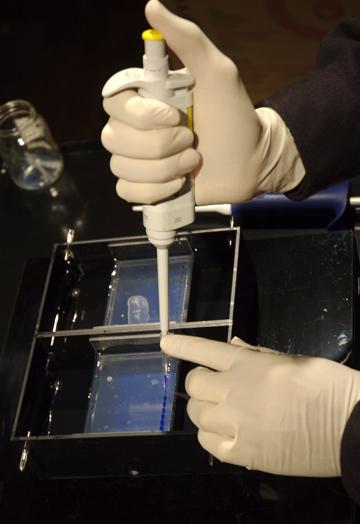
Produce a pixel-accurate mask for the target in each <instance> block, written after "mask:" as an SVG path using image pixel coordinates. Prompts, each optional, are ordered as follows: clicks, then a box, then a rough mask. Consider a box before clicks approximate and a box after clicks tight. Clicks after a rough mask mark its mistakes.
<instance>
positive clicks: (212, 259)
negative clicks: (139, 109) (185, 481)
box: [12, 228, 240, 477]
mask: <svg viewBox="0 0 360 524" xmlns="http://www.w3.org/2000/svg"><path fill="white" fill-rule="evenodd" d="M239 244H240V233H239V229H238V228H224V229H218V230H204V231H194V232H184V233H180V234H179V235H178V238H177V240H176V242H175V243H174V244H173V246H172V247H171V250H170V284H169V286H170V292H169V302H170V327H171V331H173V332H176V333H183V334H188V335H195V336H203V337H207V338H211V339H215V340H219V341H224V342H228V341H230V340H231V338H232V335H233V320H234V319H233V314H234V306H235V300H236V297H237V289H238V279H237V274H238V272H237V269H238V257H239ZM159 340H160V339H159V318H158V297H157V274H156V252H155V248H154V247H153V246H152V245H151V244H149V243H148V241H147V239H146V237H132V238H124V239H111V240H100V241H91V242H78V243H76V242H74V243H72V244H70V245H69V244H59V245H55V246H54V250H53V254H52V258H51V261H50V266H49V269H48V273H47V278H46V284H45V289H44V291H43V295H42V299H41V303H40V308H39V312H38V317H37V323H36V328H35V331H33V332H32V335H31V338H29V343H28V345H27V350H26V351H27V357H26V367H25V372H24V377H23V381H22V386H21V389H19V401H18V403H17V408H16V413H15V417H14V418H15V420H14V424H13V430H12V440H13V442H14V443H17V444H18V445H19V446H20V448H21V450H22V467H24V466H25V465H26V463H29V464H30V463H31V465H32V467H33V469H35V470H36V471H37V473H38V474H39V475H40V476H41V475H43V476H50V477H90V476H101V477H103V476H116V475H138V474H157V475H159V474H185V473H193V472H197V473H201V472H206V471H209V468H210V467H211V466H210V465H209V456H208V454H207V453H206V452H205V451H204V450H203V449H202V448H201V447H200V445H199V444H198V442H197V438H196V428H195V427H194V426H193V425H192V423H191V421H190V420H189V418H188V417H187V414H186V402H187V397H186V393H185V390H184V378H185V375H186V373H187V371H188V370H189V369H190V368H191V367H192V365H191V364H190V363H187V362H180V361H173V362H172V366H171V371H170V374H169V377H168V379H167V383H166V385H164V376H163V374H162V355H161V352H160V347H159ZM23 343H25V340H23ZM24 347H25V344H24ZM210 462H211V460H210ZM26 467H28V466H26ZM213 467H218V468H222V469H224V468H231V466H227V465H222V464H220V463H216V465H215V466H213Z"/></svg>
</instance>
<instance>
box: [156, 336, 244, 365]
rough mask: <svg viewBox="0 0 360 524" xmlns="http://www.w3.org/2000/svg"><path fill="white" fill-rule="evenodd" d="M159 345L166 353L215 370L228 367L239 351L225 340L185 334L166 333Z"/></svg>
mask: <svg viewBox="0 0 360 524" xmlns="http://www.w3.org/2000/svg"><path fill="white" fill-rule="evenodd" d="M160 345H161V349H162V350H163V351H165V353H167V354H168V355H171V356H173V357H176V358H180V359H182V360H188V361H190V362H194V363H195V364H200V365H201V366H205V367H208V368H211V369H214V370H216V371H227V370H228V369H230V368H231V366H232V365H233V363H234V360H235V358H236V356H237V355H238V351H239V350H238V348H235V347H233V346H231V345H230V344H226V343H225V342H218V341H216V340H209V339H207V338H201V337H192V336H187V335H167V336H166V337H164V338H163V339H162V340H161V344H160Z"/></svg>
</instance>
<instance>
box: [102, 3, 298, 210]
mask: <svg viewBox="0 0 360 524" xmlns="http://www.w3.org/2000/svg"><path fill="white" fill-rule="evenodd" d="M145 14H146V17H147V19H148V21H149V23H150V24H151V25H152V26H153V27H154V28H156V29H158V30H159V31H160V32H161V33H162V34H163V35H164V37H165V39H166V42H167V44H168V45H169V47H170V48H171V49H172V50H173V51H174V52H175V53H176V54H177V56H178V57H179V58H180V60H181V61H182V62H183V63H184V65H185V66H186V67H187V68H188V70H189V71H190V73H191V74H192V75H193V77H194V78H195V87H194V131H195V136H196V142H197V145H196V150H195V149H194V147H195V146H194V135H193V133H192V132H191V131H190V130H189V129H187V128H186V127H185V126H184V125H181V124H180V120H181V119H180V115H179V112H178V110H177V109H175V108H172V107H170V106H168V105H166V104H164V103H162V102H159V101H156V100H144V99H141V98H140V97H139V96H137V94H136V93H135V92H134V91H126V92H123V93H119V94H117V95H114V96H113V97H111V98H107V99H105V100H104V108H105V111H106V112H107V113H108V114H109V116H110V120H109V122H108V124H107V125H106V126H105V127H104V129H103V132H102V142H103V145H104V146H105V148H106V149H108V150H109V151H110V152H111V153H112V154H113V156H112V159H111V163H110V166H111V170H112V172H113V173H114V174H115V175H116V176H118V177H119V181H118V183H117V192H118V194H119V196H121V197H122V198H124V199H125V200H128V201H129V202H142V203H153V202H156V201H159V200H162V199H164V198H166V197H168V196H171V195H172V194H174V193H175V192H177V191H178V190H179V189H180V188H181V187H182V185H183V183H184V175H186V174H187V173H189V172H190V171H193V172H194V175H195V201H196V203H197V204H217V203H235V202H241V201H243V200H248V199H251V198H252V197H254V196H256V195H258V194H260V193H266V192H285V191H289V190H290V189H293V188H294V187H295V186H296V185H298V183H299V182H300V181H301V180H302V178H303V176H304V174H305V170H304V166H303V164H302V161H301V159H300V156H299V153H298V151H297V148H296V146H295V143H294V141H293V138H292V136H291V134H290V131H289V130H288V129H287V127H286V125H285V123H284V121H283V120H282V119H281V117H280V116H279V115H278V114H277V113H276V112H275V111H274V110H272V109H269V108H260V109H257V110H256V111H255V110H254V108H253V105H252V103H251V101H250V99H249V97H248V95H247V92H246V90H245V87H244V85H243V83H242V81H241V78H240V76H239V72H238V70H237V68H236V66H235V64H234V63H233V62H232V61H231V60H230V59H229V58H228V57H226V56H225V55H223V54H222V53H221V52H220V51H219V50H218V49H217V48H216V47H215V46H214V44H213V43H212V42H211V41H210V40H209V39H208V38H207V37H206V35H205V34H204V33H203V32H202V31H201V30H200V29H199V27H197V26H196V25H195V24H193V23H192V22H189V21H187V20H184V19H182V18H179V17H177V16H175V15H173V14H172V13H170V12H169V11H168V10H167V9H166V8H165V7H164V6H163V5H162V4H161V3H160V2H158V1H157V0H150V2H148V3H147V5H146V8H145ZM239 36H240V38H241V35H239Z"/></svg>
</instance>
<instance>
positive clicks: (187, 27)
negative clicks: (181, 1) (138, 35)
mask: <svg viewBox="0 0 360 524" xmlns="http://www.w3.org/2000/svg"><path fill="white" fill-rule="evenodd" d="M145 15H146V18H147V21H148V22H149V24H150V25H151V26H152V27H153V28H154V29H157V30H158V31H160V33H161V34H162V35H163V36H164V38H165V40H166V43H167V44H168V46H169V47H170V48H171V49H172V50H173V51H174V53H175V54H176V55H177V56H178V58H179V59H180V60H181V61H182V63H183V64H184V65H185V66H186V67H187V68H188V69H189V71H190V72H191V73H192V75H193V76H194V77H195V78H198V77H199V76H200V77H201V76H203V75H206V73H207V71H208V69H209V61H211V62H213V61H214V59H216V58H220V57H222V58H223V55H222V53H220V51H219V50H218V49H217V48H216V47H215V45H214V44H213V43H212V42H211V41H210V40H209V39H208V37H207V36H206V35H205V34H204V33H203V32H202V31H201V29H200V28H199V27H198V26H197V25H195V24H194V23H193V22H190V21H189V20H185V19H183V18H180V17H179V16H176V15H174V14H173V13H171V12H170V11H169V10H168V9H166V7H164V6H163V5H162V3H161V2H159V1H158V0H150V1H149V2H148V3H147V4H146V6H145Z"/></svg>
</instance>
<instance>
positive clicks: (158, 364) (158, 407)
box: [85, 351, 178, 433]
mask: <svg viewBox="0 0 360 524" xmlns="http://www.w3.org/2000/svg"><path fill="white" fill-rule="evenodd" d="M177 367H178V365H177V362H176V360H175V359H172V365H171V367H170V368H169V372H168V374H167V376H166V377H164V374H163V370H162V353H161V352H160V351H156V352H155V351H154V352H152V351H151V352H141V353H133V352H131V353H118V354H109V355H107V354H106V353H104V354H99V356H98V361H97V366H96V371H95V374H94V379H93V384H92V388H91V396H90V401H89V406H88V413H87V419H86V424H85V431H86V432H88V433H102V432H117V433H119V432H120V433H123V432H126V433H128V432H158V431H170V430H171V428H172V420H173V413H174V408H175V388H176V379H177ZM164 381H165V382H164Z"/></svg>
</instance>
